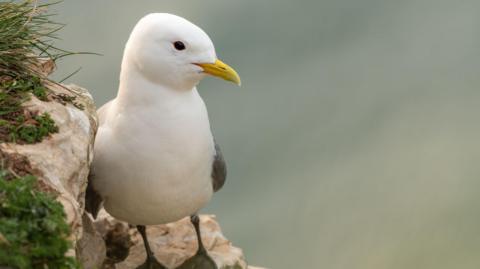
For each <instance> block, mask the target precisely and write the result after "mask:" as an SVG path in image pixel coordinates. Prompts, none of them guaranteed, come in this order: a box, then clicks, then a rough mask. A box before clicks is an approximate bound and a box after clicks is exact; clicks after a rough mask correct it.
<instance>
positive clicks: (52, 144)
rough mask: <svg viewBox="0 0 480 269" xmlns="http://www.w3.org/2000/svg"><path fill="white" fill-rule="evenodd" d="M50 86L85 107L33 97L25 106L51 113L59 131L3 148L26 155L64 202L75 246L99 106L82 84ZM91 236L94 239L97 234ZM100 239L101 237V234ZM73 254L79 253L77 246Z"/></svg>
mask: <svg viewBox="0 0 480 269" xmlns="http://www.w3.org/2000/svg"><path fill="white" fill-rule="evenodd" d="M48 86H49V88H50V89H51V91H52V93H53V95H57V94H65V95H68V96H76V100H75V102H76V103H78V104H81V105H82V106H83V107H84V109H83V110H82V109H79V108H77V107H75V106H74V105H72V104H69V103H66V104H65V105H64V104H61V103H59V102H58V100H55V99H53V100H51V101H50V102H43V101H40V100H38V99H37V98H36V97H34V96H32V98H31V100H30V101H28V102H26V103H24V104H23V105H24V106H25V107H27V109H28V110H29V111H38V112H39V113H43V112H48V113H49V114H50V116H51V117H52V119H53V120H54V121H55V123H56V124H57V126H58V127H59V132H58V133H54V134H51V135H50V136H48V137H46V138H44V140H43V141H42V142H41V143H36V144H24V145H19V144H14V143H2V144H0V150H1V151H3V152H4V153H7V154H20V155H22V156H25V157H26V158H27V159H28V161H29V163H30V164H31V166H32V167H33V169H35V171H36V173H35V175H37V177H38V180H39V182H40V184H41V186H42V187H43V188H44V189H45V190H47V191H50V192H53V193H56V194H57V195H58V196H57V200H58V201H60V202H61V203H62V204H63V206H64V208H65V213H66V216H67V222H68V224H69V225H70V227H71V228H72V235H71V238H70V239H71V240H72V241H73V243H74V245H75V244H76V242H77V240H79V239H80V238H81V237H82V236H83V229H82V225H83V223H82V222H84V221H82V215H83V211H84V202H85V201H84V197H85V188H86V184H87V177H88V172H89V166H90V163H91V161H92V157H93V156H92V152H93V142H94V137H95V132H96V130H97V118H96V112H95V105H94V103H93V100H92V97H91V96H90V94H89V93H88V91H86V90H84V89H82V88H80V87H78V86H75V85H69V86H62V85H56V84H51V83H50V84H48ZM53 95H51V96H53ZM88 236H89V237H91V238H92V237H95V234H94V233H92V234H90V235H88ZM96 238H97V239H101V237H99V236H98V235H97V237H96ZM97 241H98V240H97ZM99 248H101V246H100V247H99ZM100 253H102V251H100ZM69 255H75V253H74V250H73V249H72V250H71V251H70V253H69ZM102 259H103V258H102Z"/></svg>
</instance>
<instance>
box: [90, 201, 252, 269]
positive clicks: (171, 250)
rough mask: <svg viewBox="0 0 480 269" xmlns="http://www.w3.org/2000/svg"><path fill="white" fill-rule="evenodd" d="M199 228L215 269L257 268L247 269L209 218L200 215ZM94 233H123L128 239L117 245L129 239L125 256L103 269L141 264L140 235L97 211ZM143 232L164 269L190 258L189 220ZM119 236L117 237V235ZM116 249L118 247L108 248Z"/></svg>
mask: <svg viewBox="0 0 480 269" xmlns="http://www.w3.org/2000/svg"><path fill="white" fill-rule="evenodd" d="M200 219H201V222H200V225H201V226H200V229H201V231H202V240H203V242H204V245H205V248H206V249H207V250H208V252H209V254H210V255H211V257H212V258H213V259H214V260H215V262H216V263H217V265H218V267H219V269H255V268H256V269H261V268H258V267H248V266H247V263H246V261H245V258H244V256H243V252H242V250H241V249H240V248H237V247H234V246H233V245H232V243H231V242H230V241H228V240H227V239H226V238H225V236H223V234H222V231H221V229H220V226H219V224H218V223H217V221H216V219H215V217H214V216H212V215H202V216H200ZM95 226H96V227H97V230H98V231H99V232H100V233H101V234H102V235H103V236H104V237H105V236H106V235H107V234H108V233H109V232H110V231H112V230H113V229H117V230H118V231H121V230H123V237H124V238H125V237H126V236H127V237H128V236H130V237H131V239H125V240H124V241H122V243H121V244H128V242H126V241H129V242H130V240H131V242H132V245H133V246H132V247H131V248H130V253H129V255H128V257H127V258H126V259H125V260H124V261H122V262H120V263H117V264H115V265H113V264H108V265H107V266H106V268H116V269H131V268H136V267H137V266H139V265H141V264H142V263H143V262H144V261H145V258H146V256H145V249H144V246H143V243H142V238H141V236H140V234H139V233H138V232H137V231H136V229H135V228H134V227H129V226H128V225H127V224H126V223H124V222H120V221H118V220H115V219H113V218H112V217H111V216H109V215H108V214H107V213H106V212H105V211H103V210H102V211H101V212H100V215H99V217H98V220H97V221H95ZM147 233H148V237H149V242H150V245H151V247H152V250H153V252H154V253H155V255H156V257H157V259H158V260H159V261H160V262H162V263H163V264H164V265H165V266H167V267H168V268H176V267H177V266H179V265H180V264H182V263H183V262H184V261H185V260H186V259H187V258H189V257H191V256H193V255H194V254H195V252H196V250H197V240H196V235H195V230H194V229H193V226H192V225H191V224H190V220H189V218H184V219H182V220H180V221H177V222H175V223H170V224H165V225H155V226H148V228H147ZM119 236H120V235H119ZM108 248H117V249H118V246H111V245H110V246H109V244H108V243H107V249H108Z"/></svg>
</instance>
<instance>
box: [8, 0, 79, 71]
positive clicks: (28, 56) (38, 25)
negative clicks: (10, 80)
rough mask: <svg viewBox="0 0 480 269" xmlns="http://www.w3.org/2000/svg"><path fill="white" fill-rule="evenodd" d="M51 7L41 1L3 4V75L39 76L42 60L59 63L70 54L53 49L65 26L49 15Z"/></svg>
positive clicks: (31, 0)
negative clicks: (59, 32)
mask: <svg viewBox="0 0 480 269" xmlns="http://www.w3.org/2000/svg"><path fill="white" fill-rule="evenodd" d="M49 5H51V4H48V3H46V4H38V1H33V0H30V1H6V2H0V74H1V75H9V76H11V77H24V76H31V75H32V74H36V75H37V76H38V75H40V74H39V73H38V71H37V70H36V69H35V66H36V65H37V63H38V60H39V58H50V59H53V60H56V59H58V58H61V57H63V56H66V55H70V54H72V53H71V52H68V51H64V50H62V49H59V48H56V47H54V46H52V41H53V40H55V39H56V38H57V37H56V36H55V33H56V32H57V31H58V30H60V29H61V28H62V27H63V25H62V24H59V23H56V22H53V21H51V20H50V18H51V15H49V14H46V13H45V11H46V9H47V7H48V6H49Z"/></svg>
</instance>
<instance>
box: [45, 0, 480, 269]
mask: <svg viewBox="0 0 480 269" xmlns="http://www.w3.org/2000/svg"><path fill="white" fill-rule="evenodd" d="M53 9H54V11H56V12H57V13H58V14H59V16H58V17H57V18H56V19H57V20H59V21H61V22H64V23H67V24H68V25H67V27H66V28H65V29H64V30H63V31H62V32H61V33H60V37H61V38H62V40H61V41H59V42H57V45H59V46H61V47H65V48H68V49H73V50H83V51H93V52H98V53H102V54H103V55H104V56H101V57H99V56H73V57H71V58H68V59H65V60H63V61H62V62H61V64H60V67H59V71H57V73H56V77H57V78H62V77H64V76H66V75H68V73H70V72H72V71H74V70H75V69H76V68H78V67H82V68H83V69H82V70H81V71H80V73H78V74H77V75H76V76H74V77H73V78H71V79H69V80H68V82H71V83H76V84H80V85H82V86H84V87H87V88H88V89H90V91H91V92H92V93H93V96H94V97H95V100H96V102H97V105H98V106H100V105H102V104H103V103H105V102H106V101H107V100H109V99H111V98H113V97H114V96H115V94H116V91H117V87H118V74H119V66H120V61H121V57H122V52H123V46H124V44H125V42H126V40H127V38H128V35H129V33H130V31H131V29H132V28H133V26H134V25H135V23H136V21H137V20H138V19H140V18H141V17H142V16H143V15H145V14H147V13H150V12H170V13H174V14H177V15H181V16H183V17H186V18H188V19H189V20H191V21H192V22H194V23H196V24H197V25H199V26H200V27H202V28H203V29H204V30H205V31H206V32H207V33H208V34H209V35H210V37H211V38H212V40H213V41H214V43H215V45H216V48H217V53H218V55H219V57H220V58H222V59H223V60H225V62H227V63H229V64H231V65H232V66H234V67H235V68H236V69H237V71H239V73H240V75H241V76H242V81H243V86H242V88H241V89H237V88H235V86H233V85H231V84H227V83H224V82H222V81H220V80H216V79H211V78H207V79H206V80H204V81H203V82H202V83H201V84H200V87H199V89H200V92H201V94H202V95H203V97H204V99H205V101H206V103H207V106H208V109H209V113H210V117H211V122H212V125H213V128H214V132H215V134H216V137H217V140H218V142H219V143H220V145H221V146H222V149H223V151H224V154H225V156H226V159H227V162H228V167H229V177H228V181H227V184H226V186H225V187H224V189H223V190H222V191H221V192H219V193H218V194H217V195H216V196H215V198H214V199H213V201H212V202H211V203H210V206H209V207H208V208H206V209H205V210H204V212H207V213H214V214H216V215H217V216H218V219H219V220H220V222H221V224H222V227H223V230H224V232H225V234H226V235H227V236H228V238H230V239H231V240H232V241H233V242H234V244H235V245H238V246H240V247H242V248H243V249H244V251H245V254H246V257H247V259H248V260H249V262H250V263H251V264H257V265H262V266H265V267H269V268H272V269H280V268H285V269H292V268H329V269H337V268H338V269H344V268H355V269H372V268H389V269H395V268H398V269H405V268H409V269H412V268H422V269H424V268H435V269H443V268H462V269H463V268H472V269H473V268H475V269H476V268H480V255H479V253H480V210H479V209H480V180H479V175H480V164H479V160H480V143H479V142H478V139H479V137H480V126H479V120H478V118H479V117H478V116H479V115H480V105H479V101H480V91H479V86H480V76H479V70H480V69H479V68H480V30H479V29H480V2H479V1H474V0H471V1H463V0H460V1H449V0H414V1H413V0H404V1H400V0H397V1H388V0H387V1H386V0H321V1H313V0H311V1H287V0H260V1H258V0H243V1H221V0H202V1H159V0H156V1H153V0H151V1H150V0H137V1H126V0H120V1H119V0H115V1H114V0H101V1H98V0H97V1H94V0H82V1H72V0H68V1H65V2H63V3H62V4H60V5H58V6H56V7H54V8H53Z"/></svg>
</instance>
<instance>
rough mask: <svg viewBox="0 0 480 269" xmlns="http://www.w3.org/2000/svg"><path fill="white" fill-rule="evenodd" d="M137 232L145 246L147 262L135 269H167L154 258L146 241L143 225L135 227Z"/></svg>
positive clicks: (145, 231)
mask: <svg viewBox="0 0 480 269" xmlns="http://www.w3.org/2000/svg"><path fill="white" fill-rule="evenodd" d="M137 230H138V232H139V233H140V235H141V236H142V239H143V244H144V245H145V251H146V252H147V260H146V261H145V263H144V264H142V265H140V266H139V267H137V269H167V267H165V266H164V265H163V264H161V263H160V262H158V261H157V259H156V258H155V256H154V255H153V252H152V249H151V248H150V244H148V239H147V229H146V227H145V226H143V225H137Z"/></svg>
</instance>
